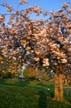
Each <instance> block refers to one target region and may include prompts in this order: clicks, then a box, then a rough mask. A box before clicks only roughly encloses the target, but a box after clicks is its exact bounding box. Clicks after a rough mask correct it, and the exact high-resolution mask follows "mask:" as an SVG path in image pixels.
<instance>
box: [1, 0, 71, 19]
mask: <svg viewBox="0 0 71 108" xmlns="http://www.w3.org/2000/svg"><path fill="white" fill-rule="evenodd" d="M2 1H4V2H8V4H9V5H12V6H13V7H14V8H15V9H19V10H22V9H24V8H27V7H29V6H35V5H38V6H40V7H41V8H42V9H43V10H54V11H57V10H58V9H59V8H60V7H61V6H62V4H63V3H64V2H71V0H28V4H25V5H19V1H20V0H0V3H2ZM4 13H6V11H5V8H2V7H1V6H0V14H4ZM32 17H33V18H35V15H34V14H33V16H32ZM41 17H42V16H41ZM7 18H8V17H7Z"/></svg>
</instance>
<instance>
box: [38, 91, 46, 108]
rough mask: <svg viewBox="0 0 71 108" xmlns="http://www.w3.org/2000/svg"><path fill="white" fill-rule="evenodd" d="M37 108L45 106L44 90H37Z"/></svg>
mask: <svg viewBox="0 0 71 108" xmlns="http://www.w3.org/2000/svg"><path fill="white" fill-rule="evenodd" d="M38 106H39V108H47V95H46V93H45V92H44V91H39V102H38Z"/></svg>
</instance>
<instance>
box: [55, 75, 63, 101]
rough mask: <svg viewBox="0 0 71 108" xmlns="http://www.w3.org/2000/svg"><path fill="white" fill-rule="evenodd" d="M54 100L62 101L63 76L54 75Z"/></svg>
mask: <svg viewBox="0 0 71 108" xmlns="http://www.w3.org/2000/svg"><path fill="white" fill-rule="evenodd" d="M54 84H55V90H54V99H55V100H57V101H63V75H62V74H55V75H54Z"/></svg>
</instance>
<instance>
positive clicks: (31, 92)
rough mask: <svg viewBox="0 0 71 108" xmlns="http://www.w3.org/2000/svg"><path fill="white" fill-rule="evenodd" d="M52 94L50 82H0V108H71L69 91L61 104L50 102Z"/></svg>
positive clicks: (70, 90)
mask: <svg viewBox="0 0 71 108" xmlns="http://www.w3.org/2000/svg"><path fill="white" fill-rule="evenodd" d="M64 91H66V90H65V89H64ZM53 92H54V85H53V83H52V82H39V81H23V80H0V108H71V104H70V102H71V89H69V92H68V94H66V93H65V92H64V96H65V99H66V100H65V101H64V102H62V103H61V102H56V101H53V100H52V98H53Z"/></svg>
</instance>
